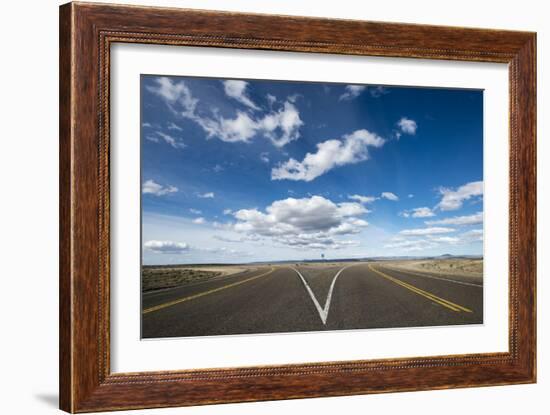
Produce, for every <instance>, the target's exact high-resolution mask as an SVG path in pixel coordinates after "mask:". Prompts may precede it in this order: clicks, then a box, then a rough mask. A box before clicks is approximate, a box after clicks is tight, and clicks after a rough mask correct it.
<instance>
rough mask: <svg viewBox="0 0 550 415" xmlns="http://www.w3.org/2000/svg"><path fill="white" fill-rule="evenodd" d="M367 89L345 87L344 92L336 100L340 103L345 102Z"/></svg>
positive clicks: (362, 86)
mask: <svg viewBox="0 0 550 415" xmlns="http://www.w3.org/2000/svg"><path fill="white" fill-rule="evenodd" d="M366 89H367V87H366V86H365V85H347V86H346V90H345V92H344V93H343V94H342V95H340V98H338V99H339V100H340V101H347V100H351V99H353V98H357V97H358V96H359V95H361V93H362V92H363V91H365V90H366Z"/></svg>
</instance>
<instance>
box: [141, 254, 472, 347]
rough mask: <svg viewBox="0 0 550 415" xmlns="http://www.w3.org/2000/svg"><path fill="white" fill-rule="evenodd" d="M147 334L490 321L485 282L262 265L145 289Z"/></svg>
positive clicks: (381, 268)
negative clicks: (188, 282) (190, 282)
mask: <svg viewBox="0 0 550 415" xmlns="http://www.w3.org/2000/svg"><path fill="white" fill-rule="evenodd" d="M142 310H143V311H142V337H143V338H160V337H187V336H211V335H225V334H248V333H282V332H296V331H324V330H349V329H368V328H390V327H419V326H441V325H456V324H481V323H483V285H482V281H481V280H479V281H473V280H464V279H460V278H459V277H453V276H443V275H442V276H435V275H434V274H427V273H422V272H410V271H401V270H397V269H395V268H390V267H389V266H387V265H384V263H379V262H378V263H374V262H372V263H352V264H347V265H346V264H340V265H337V266H335V265H324V264H315V265H306V266H304V265H302V266H282V265H276V266H273V267H266V266H261V267H256V268H251V269H250V270H247V271H245V272H241V273H239V274H235V275H231V276H227V277H223V278H218V279H215V280H210V281H205V282H202V283H195V284H193V285H188V286H183V287H178V288H172V289H167V290H160V291H153V292H147V293H143V295H142Z"/></svg>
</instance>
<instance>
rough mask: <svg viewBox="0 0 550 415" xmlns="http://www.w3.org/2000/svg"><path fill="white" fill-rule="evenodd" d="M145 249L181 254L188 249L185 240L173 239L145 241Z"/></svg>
mask: <svg viewBox="0 0 550 415" xmlns="http://www.w3.org/2000/svg"><path fill="white" fill-rule="evenodd" d="M143 246H144V247H145V249H148V250H149V251H151V252H154V253H157V254H182V253H184V252H187V251H188V250H189V245H188V244H186V243H185V242H174V241H155V240H153V241H147V242H145V243H144V244H143Z"/></svg>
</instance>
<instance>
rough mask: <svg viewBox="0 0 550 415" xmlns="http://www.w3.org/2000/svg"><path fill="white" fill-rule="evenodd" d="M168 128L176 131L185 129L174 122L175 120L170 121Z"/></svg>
mask: <svg viewBox="0 0 550 415" xmlns="http://www.w3.org/2000/svg"><path fill="white" fill-rule="evenodd" d="M168 129H169V130H176V131H183V128H181V127H180V126H178V125H176V124H174V123H173V122H170V123H168Z"/></svg>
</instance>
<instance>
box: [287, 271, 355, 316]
mask: <svg viewBox="0 0 550 415" xmlns="http://www.w3.org/2000/svg"><path fill="white" fill-rule="evenodd" d="M353 265H355V264H353ZM353 265H348V266H347V267H344V268H342V269H341V270H340V271H338V272H337V273H336V275H335V276H334V278H333V279H332V282H331V284H330V288H329V290H328V294H327V299H326V301H325V306H324V307H321V304H319V301H317V297H315V294H314V293H313V290H312V289H311V287H310V286H309V284H308V283H307V281H306V279H305V278H304V276H303V275H302V274H301V273H300V271H298V270H297V269H296V268H292V269H293V270H294V271H296V274H298V275H299V276H300V279H301V280H302V282H303V283H304V286H305V287H306V291H307V292H308V294H309V296H310V297H311V301H313V304H314V305H315V308H316V309H317V312H318V313H319V317H321V321H322V322H323V324H325V325H326V324H327V318H328V311H329V309H330V301H331V300H332V290H333V289H334V284H336V280H337V279H338V277H339V276H340V274H341V273H342V271H343V270H345V269H346V268H349V267H352V266H353Z"/></svg>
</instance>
